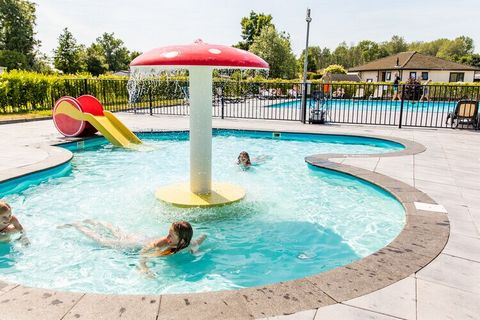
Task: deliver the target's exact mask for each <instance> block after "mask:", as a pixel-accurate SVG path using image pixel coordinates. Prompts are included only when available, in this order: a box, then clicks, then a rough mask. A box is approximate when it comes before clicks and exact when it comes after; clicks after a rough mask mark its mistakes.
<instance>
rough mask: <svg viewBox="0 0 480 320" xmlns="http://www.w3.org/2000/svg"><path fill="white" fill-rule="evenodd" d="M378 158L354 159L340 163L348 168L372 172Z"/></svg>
mask: <svg viewBox="0 0 480 320" xmlns="http://www.w3.org/2000/svg"><path fill="white" fill-rule="evenodd" d="M377 162H378V158H367V159H354V158H347V159H345V160H344V161H343V162H342V163H343V164H345V165H349V166H354V167H359V168H362V169H365V170H370V171H373V170H375V167H376V166H377Z"/></svg>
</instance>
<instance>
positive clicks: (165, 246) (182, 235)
mask: <svg viewBox="0 0 480 320" xmlns="http://www.w3.org/2000/svg"><path fill="white" fill-rule="evenodd" d="M70 226H71V227H75V228H76V229H77V230H78V231H80V232H81V233H83V234H84V235H86V236H87V237H89V238H90V239H92V240H95V241H96V242H98V243H99V244H101V245H103V246H106V247H110V248H121V249H135V248H141V250H140V270H141V271H142V272H144V273H145V274H147V275H150V276H151V275H152V274H151V272H150V270H149V268H148V266H147V259H148V258H150V257H160V256H169V255H172V254H175V253H178V252H179V251H181V250H183V249H185V248H187V247H190V251H191V252H193V253H194V252H196V251H197V250H198V246H199V245H200V244H201V243H202V242H203V241H205V239H206V238H207V236H206V235H205V234H202V235H200V236H199V237H198V238H197V239H196V240H194V241H191V239H192V235H193V229H192V226H191V225H190V223H188V222H187V221H177V222H174V223H172V225H171V226H170V229H169V231H168V235H167V236H165V237H162V238H159V239H147V238H145V237H141V236H137V235H131V234H127V233H125V232H123V231H121V230H120V229H119V228H117V227H114V226H113V225H111V224H109V223H105V222H101V221H94V220H89V219H88V220H84V221H83V222H76V223H72V224H66V225H63V226H60V228H64V227H70ZM95 229H96V231H95ZM102 233H103V234H102Z"/></svg>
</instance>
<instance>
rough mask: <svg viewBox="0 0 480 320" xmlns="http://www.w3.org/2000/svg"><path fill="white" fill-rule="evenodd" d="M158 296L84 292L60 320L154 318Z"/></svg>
mask: <svg viewBox="0 0 480 320" xmlns="http://www.w3.org/2000/svg"><path fill="white" fill-rule="evenodd" d="M159 306H160V296H140V295H137V296H126V295H125V296H123V295H118V296H115V295H100V294H86V295H85V296H84V297H83V298H82V299H81V300H80V301H79V302H78V303H77V304H76V305H75V306H74V307H73V308H72V309H71V310H70V311H69V312H68V313H67V314H66V315H65V317H64V318H62V320H77V319H82V320H114V319H122V320H129V319H131V320H136V319H142V320H149V319H151V320H156V318H157V314H158V309H159Z"/></svg>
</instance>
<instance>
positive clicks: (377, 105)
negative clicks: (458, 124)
mask: <svg viewBox="0 0 480 320" xmlns="http://www.w3.org/2000/svg"><path fill="white" fill-rule="evenodd" d="M301 103H302V102H301V100H300V99H296V100H290V101H284V102H280V103H273V104H271V105H268V106H267V107H269V108H293V109H300V107H301ZM401 103H402V102H401V101H398V100H396V101H391V100H351V99H333V100H326V101H325V102H324V104H323V107H324V108H331V109H347V110H349V109H354V110H371V111H380V110H383V111H400V108H401ZM318 104H319V102H318V101H315V100H313V99H308V100H307V106H308V107H309V108H312V109H313V108H315V107H317V106H318ZM456 104H457V102H456V101H421V102H418V101H404V102H403V108H404V111H408V110H415V111H429V112H446V113H449V112H452V111H454V110H455V106H456Z"/></svg>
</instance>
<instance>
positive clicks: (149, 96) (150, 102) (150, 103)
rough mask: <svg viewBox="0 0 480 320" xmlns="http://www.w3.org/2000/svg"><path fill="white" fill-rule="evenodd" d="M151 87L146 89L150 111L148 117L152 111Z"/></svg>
mask: <svg viewBox="0 0 480 320" xmlns="http://www.w3.org/2000/svg"><path fill="white" fill-rule="evenodd" d="M152 103H153V101H152V87H151V86H150V87H149V88H148V106H149V109H150V115H153V110H152Z"/></svg>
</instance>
